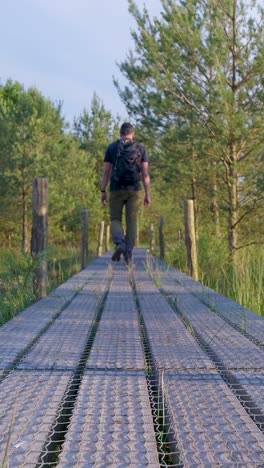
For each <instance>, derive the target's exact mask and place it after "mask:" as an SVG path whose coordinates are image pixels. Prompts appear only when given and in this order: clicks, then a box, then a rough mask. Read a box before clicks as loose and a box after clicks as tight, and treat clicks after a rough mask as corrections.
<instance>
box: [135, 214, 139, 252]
mask: <svg viewBox="0 0 264 468" xmlns="http://www.w3.org/2000/svg"><path fill="white" fill-rule="evenodd" d="M135 247H139V220H137V230H136V239H135Z"/></svg>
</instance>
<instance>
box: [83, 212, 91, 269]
mask: <svg viewBox="0 0 264 468" xmlns="http://www.w3.org/2000/svg"><path fill="white" fill-rule="evenodd" d="M88 224H89V210H82V211H81V270H83V269H84V268H85V267H86V266H87V262H88Z"/></svg>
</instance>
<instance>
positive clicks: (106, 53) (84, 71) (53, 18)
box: [0, 0, 161, 122]
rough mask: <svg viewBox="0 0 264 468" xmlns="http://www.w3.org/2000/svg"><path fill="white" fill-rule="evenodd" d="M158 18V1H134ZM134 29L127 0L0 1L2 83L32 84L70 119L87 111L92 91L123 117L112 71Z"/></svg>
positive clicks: (115, 72)
mask: <svg viewBox="0 0 264 468" xmlns="http://www.w3.org/2000/svg"><path fill="white" fill-rule="evenodd" d="M136 4H137V5H138V6H139V7H140V8H142V7H143V5H144V4H145V5H146V7H147V9H148V11H149V13H150V14H151V15H155V16H159V14H160V11H161V3H160V0H136ZM135 28H136V23H135V21H134V19H133V17H132V16H131V15H130V14H129V12H128V4H127V0H8V1H2V2H1V17H0V43H1V48H0V81H1V83H2V84H4V83H5V81H6V80H7V79H8V78H11V79H12V80H13V81H19V82H20V83H22V84H23V85H24V86H25V88H28V87H29V86H36V87H37V88H38V89H39V90H40V91H41V93H42V94H43V95H44V96H45V97H49V98H51V99H52V101H63V114H64V115H65V117H66V119H67V120H68V121H70V122H72V121H73V117H74V116H78V115H79V114H80V113H81V112H82V110H83V109H84V108H86V109H89V107H90V104H91V100H92V96H93V94H94V92H96V94H97V95H98V96H99V97H100V99H101V100H102V101H103V103H104V105H105V107H106V109H108V110H111V112H112V113H113V114H114V115H117V114H118V115H119V116H120V117H123V118H125V117H126V110H125V107H124V106H123V104H122V102H121V100H120V98H119V96H118V93H117V90H116V89H115V87H114V85H113V79H112V77H113V75H114V76H115V77H116V78H118V79H119V80H120V81H121V82H124V79H123V77H122V75H121V74H120V72H119V70H118V67H117V65H116V63H117V62H122V61H123V60H124V59H125V57H126V54H127V52H128V50H129V49H133V40H132V38H131V29H132V30H133V29H135Z"/></svg>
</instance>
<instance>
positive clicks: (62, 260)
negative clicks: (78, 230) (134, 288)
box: [0, 245, 95, 325]
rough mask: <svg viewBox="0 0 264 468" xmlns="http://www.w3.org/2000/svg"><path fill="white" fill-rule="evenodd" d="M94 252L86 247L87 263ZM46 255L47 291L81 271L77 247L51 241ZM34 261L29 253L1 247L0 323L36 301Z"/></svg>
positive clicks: (92, 248)
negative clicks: (87, 250) (33, 286)
mask: <svg viewBox="0 0 264 468" xmlns="http://www.w3.org/2000/svg"><path fill="white" fill-rule="evenodd" d="M94 256H95V246H94V245H92V246H91V248H90V251H89V259H88V263H89V262H90V261H91V260H92V259H93V258H94ZM47 259H48V292H49V291H51V290H52V289H54V288H56V287H57V286H58V285H59V284H61V283H63V282H65V281H66V280H67V279H68V278H70V277H71V276H72V275H74V274H75V273H78V272H79V271H80V257H79V249H76V248H75V247H71V246H67V248H65V247H60V246H56V245H50V246H49V248H48V251H47ZM36 265H37V262H36V261H33V260H32V257H31V256H30V255H29V254H25V253H21V252H18V251H16V250H14V249H0V325H2V324H3V323H4V322H6V321H7V320H9V319H10V318H12V317H14V315H16V314H17V313H18V312H19V311H21V310H23V309H24V308H25V307H27V306H28V305H30V304H31V303H33V302H35V301H36V297H35V296H34V293H33V288H32V280H33V272H34V268H35V267H36Z"/></svg>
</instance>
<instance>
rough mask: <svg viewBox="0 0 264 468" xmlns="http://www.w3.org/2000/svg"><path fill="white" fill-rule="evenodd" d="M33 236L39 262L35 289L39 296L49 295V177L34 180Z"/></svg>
mask: <svg viewBox="0 0 264 468" xmlns="http://www.w3.org/2000/svg"><path fill="white" fill-rule="evenodd" d="M32 202H33V203H32V204H33V219H32V236H31V255H32V257H34V258H35V259H36V261H37V263H38V265H37V267H36V268H35V271H34V277H33V290H34V293H35V294H36V296H37V297H38V298H42V297H45V296H46V295H47V257H46V250H47V247H48V179H47V178H36V179H33V181H32Z"/></svg>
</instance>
